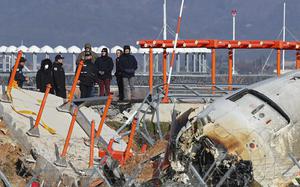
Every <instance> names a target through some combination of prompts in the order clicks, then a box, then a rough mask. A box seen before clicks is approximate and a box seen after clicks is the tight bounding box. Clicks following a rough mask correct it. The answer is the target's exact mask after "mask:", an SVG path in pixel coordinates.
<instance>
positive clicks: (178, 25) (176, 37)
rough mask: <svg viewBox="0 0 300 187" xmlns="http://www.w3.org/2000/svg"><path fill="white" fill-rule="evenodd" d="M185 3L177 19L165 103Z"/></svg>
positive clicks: (166, 101)
mask: <svg viewBox="0 0 300 187" xmlns="http://www.w3.org/2000/svg"><path fill="white" fill-rule="evenodd" d="M183 5H184V0H182V1H181V7H180V13H179V17H178V21H177V29H176V35H175V41H174V47H173V52H172V58H171V62H170V68H169V75H168V83H167V86H166V90H165V97H164V99H163V100H162V102H164V103H168V102H169V99H168V94H169V86H170V83H171V78H172V71H173V65H174V61H175V53H176V48H177V42H178V36H179V33H180V25H181V17H182V12H183Z"/></svg>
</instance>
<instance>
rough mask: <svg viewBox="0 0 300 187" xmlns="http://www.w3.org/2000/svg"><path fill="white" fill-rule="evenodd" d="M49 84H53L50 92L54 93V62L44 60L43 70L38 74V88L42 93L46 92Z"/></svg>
mask: <svg viewBox="0 0 300 187" xmlns="http://www.w3.org/2000/svg"><path fill="white" fill-rule="evenodd" d="M47 84H51V86H52V88H51V90H50V93H54V92H53V79H52V62H51V60H50V59H44V60H42V63H41V68H40V69H39V70H38V72H37V74H36V88H37V89H39V90H40V92H45V91H46V88H47Z"/></svg>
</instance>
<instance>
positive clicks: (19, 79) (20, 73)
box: [8, 65, 26, 88]
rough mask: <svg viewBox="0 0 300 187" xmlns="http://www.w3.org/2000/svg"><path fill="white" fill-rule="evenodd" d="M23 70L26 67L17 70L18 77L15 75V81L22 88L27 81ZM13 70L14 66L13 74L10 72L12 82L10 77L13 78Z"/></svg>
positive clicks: (19, 67)
mask: <svg viewBox="0 0 300 187" xmlns="http://www.w3.org/2000/svg"><path fill="white" fill-rule="evenodd" d="M23 68H24V66H21V65H19V66H18V69H17V72H16V75H15V81H16V82H17V84H18V86H19V87H20V88H22V87H23V84H24V82H25V81H26V77H25V76H24V74H23ZM13 69H14V66H13V68H12V70H11V72H10V75H9V79H8V80H10V76H11V73H12V71H13Z"/></svg>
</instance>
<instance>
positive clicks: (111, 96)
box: [96, 93, 113, 138]
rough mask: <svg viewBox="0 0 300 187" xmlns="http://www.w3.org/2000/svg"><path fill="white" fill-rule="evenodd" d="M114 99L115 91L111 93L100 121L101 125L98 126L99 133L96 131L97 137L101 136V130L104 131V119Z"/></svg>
mask: <svg viewBox="0 0 300 187" xmlns="http://www.w3.org/2000/svg"><path fill="white" fill-rule="evenodd" d="M112 99H113V93H110V94H109V96H108V98H107V101H106V104H105V108H104V112H103V115H102V117H101V121H100V123H99V126H98V130H97V133H96V138H99V137H100V135H101V131H102V128H103V125H104V121H105V119H106V116H107V113H108V109H109V107H110V104H111V101H112Z"/></svg>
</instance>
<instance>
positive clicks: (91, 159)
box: [89, 120, 95, 168]
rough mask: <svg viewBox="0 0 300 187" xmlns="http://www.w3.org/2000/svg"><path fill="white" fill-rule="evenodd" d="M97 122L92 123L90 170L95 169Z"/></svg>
mask: <svg viewBox="0 0 300 187" xmlns="http://www.w3.org/2000/svg"><path fill="white" fill-rule="evenodd" d="M94 144H95V121H94V120H93V121H92V123H91V137H90V159H89V168H93V167H94Z"/></svg>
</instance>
